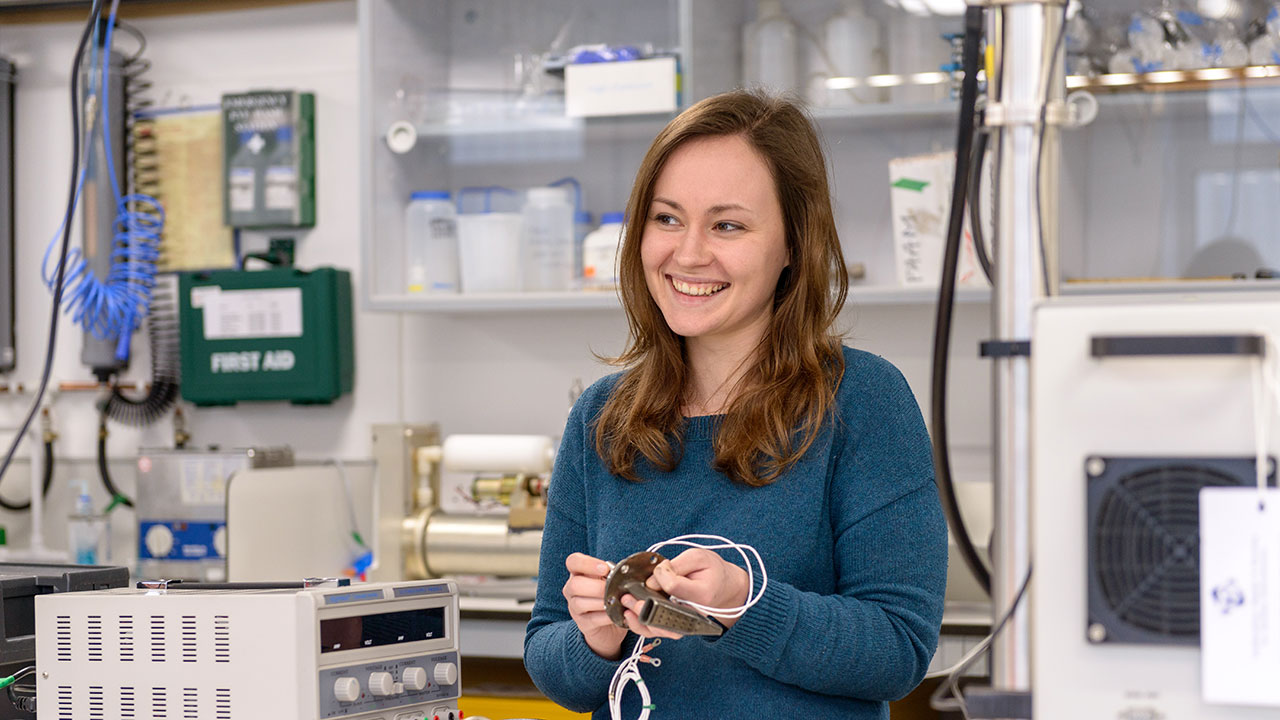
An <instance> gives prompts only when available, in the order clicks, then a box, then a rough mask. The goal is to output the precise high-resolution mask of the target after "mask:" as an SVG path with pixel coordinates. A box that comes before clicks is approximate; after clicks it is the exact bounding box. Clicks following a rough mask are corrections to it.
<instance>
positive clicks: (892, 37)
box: [886, 10, 951, 103]
mask: <svg viewBox="0 0 1280 720" xmlns="http://www.w3.org/2000/svg"><path fill="white" fill-rule="evenodd" d="M942 33H943V28H942V24H941V23H940V22H939V21H938V20H937V19H936V18H934V17H932V16H919V15H914V14H912V13H910V12H907V11H905V10H897V11H894V12H893V13H892V14H891V15H890V16H889V23H888V32H887V36H888V40H887V43H886V44H887V45H888V54H889V72H891V73H893V74H895V75H915V74H916V73H928V72H938V71H939V70H940V69H941V68H942V67H943V66H944V65H947V64H949V63H950V62H951V43H950V42H949V41H947V40H945V39H943V37H942ZM949 93H950V88H949V86H948V84H947V83H939V84H937V85H918V84H914V83H904V84H902V85H898V86H895V87H893V88H891V89H890V90H889V98H890V100H892V101H893V102H895V103H928V102H936V101H939V100H944V99H946V97H947V95H948V94H949Z"/></svg>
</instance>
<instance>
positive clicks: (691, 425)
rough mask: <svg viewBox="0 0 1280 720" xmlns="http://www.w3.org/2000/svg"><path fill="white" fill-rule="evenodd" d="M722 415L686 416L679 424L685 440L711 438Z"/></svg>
mask: <svg viewBox="0 0 1280 720" xmlns="http://www.w3.org/2000/svg"><path fill="white" fill-rule="evenodd" d="M722 420H724V415H723V414H721V415H695V416H693V417H686V418H684V421H683V423H682V426H681V430H683V431H684V432H683V434H684V439H685V440H711V439H712V438H713V437H715V429H716V427H717V426H719V425H720V422H721V421H722Z"/></svg>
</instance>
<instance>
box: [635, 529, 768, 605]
mask: <svg viewBox="0 0 1280 720" xmlns="http://www.w3.org/2000/svg"><path fill="white" fill-rule="evenodd" d="M694 540H715V541H717V544H715V545H704V544H703V543H698V542H693V541H694ZM667 545H683V546H685V547H694V548H702V549H704V550H737V551H738V554H739V555H741V556H742V564H743V565H744V566H745V567H746V570H747V587H755V572H754V571H752V569H751V559H750V558H748V557H747V553H746V552H745V551H747V550H750V551H751V554H752V555H754V556H755V558H756V564H758V565H759V566H760V590H759V591H758V592H756V594H755V595H750V594H748V596H747V601H746V602H745V603H743V604H742V605H739V606H737V607H731V608H716V607H708V606H706V605H702V604H700V603H696V602H691V601H689V600H680V599H679V598H677V597H675V596H674V595H673V596H671V599H672V600H679V601H680V602H682V603H684V604H685V605H688V606H689V607H691V608H693V609H695V610H697V611H698V612H700V613H703V614H704V615H715V616H716V617H724V618H740V617H742V615H743V613H745V612H746V611H747V610H749V609H750V608H751V606H752V605H755V604H756V603H758V602H760V598H761V597H764V589H765V588H766V587H768V585H769V573H768V572H767V571H766V570H765V569H764V560H762V559H760V553H759V552H757V551H756V549H755V548H753V547H751V546H750V545H742V544H739V543H736V542H734V541H732V540H730V539H729V538H726V537H722V536H720V535H700V534H693V535H680V536H679V537H674V538H671V539H670V540H667V541H666V542H660V543H654V544H653V545H650V546H649V552H657V551H658V548H660V547H665V546H667Z"/></svg>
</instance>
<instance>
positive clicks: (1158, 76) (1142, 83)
mask: <svg viewBox="0 0 1280 720" xmlns="http://www.w3.org/2000/svg"><path fill="white" fill-rule="evenodd" d="M1268 81H1269V82H1268ZM1242 82H1248V83H1249V84H1251V85H1254V84H1259V83H1260V84H1274V83H1280V65H1249V66H1246V67H1236V68H1204V69H1201V70H1158V71H1156V72H1149V73H1108V74H1105V75H1093V76H1083V75H1072V76H1070V77H1068V78H1067V89H1068V90H1093V91H1103V90H1106V91H1113V92H1126V93H1151V92H1188V91H1190V92H1195V91H1201V90H1212V89H1216V88H1234V87H1238V86H1240V84H1241V83H1242Z"/></svg>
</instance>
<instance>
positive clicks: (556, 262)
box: [520, 187, 573, 292]
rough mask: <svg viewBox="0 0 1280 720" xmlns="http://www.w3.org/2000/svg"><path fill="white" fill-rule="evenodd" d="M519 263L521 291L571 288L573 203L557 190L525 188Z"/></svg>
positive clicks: (552, 188) (561, 191)
mask: <svg viewBox="0 0 1280 720" xmlns="http://www.w3.org/2000/svg"><path fill="white" fill-rule="evenodd" d="M521 214H522V215H523V217H524V235H523V238H522V241H521V253H520V254H521V260H522V262H523V265H524V289H525V290H531V291H535V292H536V291H561V290H569V289H571V288H572V287H573V203H572V202H571V201H570V200H569V196H568V194H567V193H566V192H565V191H564V190H562V189H561V188H555V187H535V188H529V191H528V193H526V195H525V202H524V209H523V210H522V212H521Z"/></svg>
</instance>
